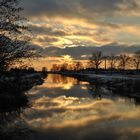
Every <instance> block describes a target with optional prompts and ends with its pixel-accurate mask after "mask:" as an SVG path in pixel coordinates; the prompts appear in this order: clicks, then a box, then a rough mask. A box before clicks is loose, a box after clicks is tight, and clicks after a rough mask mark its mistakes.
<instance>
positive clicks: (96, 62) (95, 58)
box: [89, 51, 103, 73]
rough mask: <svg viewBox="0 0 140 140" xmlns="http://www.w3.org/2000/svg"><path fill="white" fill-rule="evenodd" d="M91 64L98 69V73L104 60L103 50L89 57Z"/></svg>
mask: <svg viewBox="0 0 140 140" xmlns="http://www.w3.org/2000/svg"><path fill="white" fill-rule="evenodd" d="M89 61H90V65H91V66H92V67H94V68H95V69H96V73H97V71H98V69H99V66H100V65H101V63H102V62H103V56H102V52H100V51H99V52H94V53H92V56H91V57H90V58H89Z"/></svg>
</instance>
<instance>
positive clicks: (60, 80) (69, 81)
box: [41, 75, 77, 90]
mask: <svg viewBox="0 0 140 140" xmlns="http://www.w3.org/2000/svg"><path fill="white" fill-rule="evenodd" d="M74 84H77V80H76V79H74V78H70V77H65V76H61V75H55V76H53V75H48V77H47V82H45V83H44V84H43V85H42V86H41V87H42V88H43V87H44V88H50V89H51V88H53V89H54V88H61V89H65V90H69V89H71V88H72V87H73V85H74Z"/></svg>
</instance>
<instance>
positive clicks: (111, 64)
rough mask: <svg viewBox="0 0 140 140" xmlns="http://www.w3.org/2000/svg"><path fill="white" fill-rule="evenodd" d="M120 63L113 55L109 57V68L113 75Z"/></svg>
mask: <svg viewBox="0 0 140 140" xmlns="http://www.w3.org/2000/svg"><path fill="white" fill-rule="evenodd" d="M117 61H118V57H117V56H114V55H113V54H111V55H110V56H108V62H109V67H110V70H111V74H112V70H113V69H115V65H116V63H117Z"/></svg>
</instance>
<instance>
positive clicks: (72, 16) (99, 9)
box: [21, 0, 140, 67]
mask: <svg viewBox="0 0 140 140" xmlns="http://www.w3.org/2000/svg"><path fill="white" fill-rule="evenodd" d="M21 5H22V7H24V12H23V13H24V16H25V17H27V18H28V19H29V26H30V28H31V30H32V32H33V36H34V37H33V40H32V45H33V46H35V47H37V48H40V49H41V50H42V54H43V58H42V59H41V60H39V61H38V63H36V66H37V67H41V66H42V64H43V65H44V66H47V67H51V65H52V64H53V63H61V62H63V61H70V60H72V59H74V60H86V59H87V58H88V57H89V55H90V54H91V53H92V52H94V51H99V50H101V51H103V53H104V55H110V54H120V53H133V52H135V51H137V50H139V49H140V47H139V46H140V0H21Z"/></svg>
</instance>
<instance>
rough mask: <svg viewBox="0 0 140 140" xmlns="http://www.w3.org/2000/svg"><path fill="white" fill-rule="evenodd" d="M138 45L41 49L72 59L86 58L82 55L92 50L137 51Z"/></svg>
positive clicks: (115, 53) (116, 53)
mask: <svg viewBox="0 0 140 140" xmlns="http://www.w3.org/2000/svg"><path fill="white" fill-rule="evenodd" d="M139 48H140V46H139V45H138V46H126V45H119V44H118V45H117V44H109V45H105V46H100V47H96V46H77V47H66V48H58V47H49V48H46V49H44V50H43V53H44V55H45V56H47V57H51V56H52V57H60V56H62V55H70V56H72V57H73V58H74V59H78V60H80V59H87V58H86V57H82V56H89V55H90V54H91V53H92V52H95V51H102V52H103V53H104V55H111V54H114V55H118V54H121V53H133V52H136V51H138V50H139Z"/></svg>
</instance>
